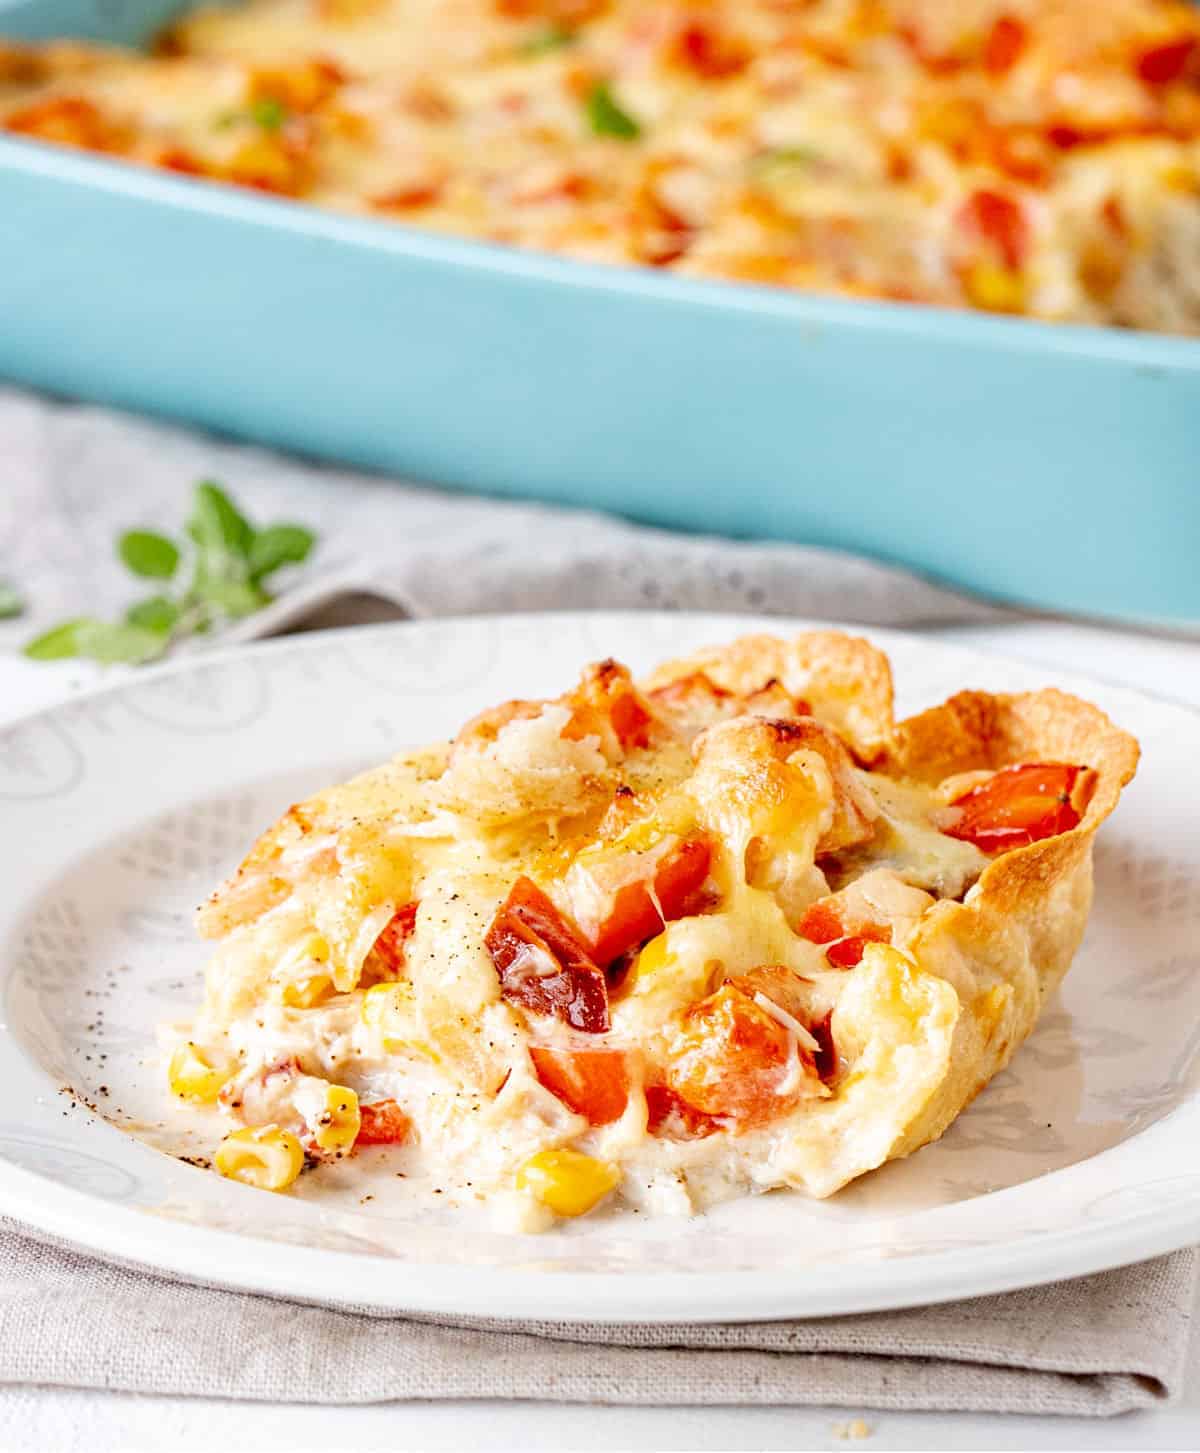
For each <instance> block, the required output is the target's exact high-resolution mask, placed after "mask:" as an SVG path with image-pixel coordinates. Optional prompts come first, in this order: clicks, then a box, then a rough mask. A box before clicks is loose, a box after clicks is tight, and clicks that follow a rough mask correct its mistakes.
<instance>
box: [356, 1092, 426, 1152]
mask: <svg viewBox="0 0 1200 1453" xmlns="http://www.w3.org/2000/svg"><path fill="white" fill-rule="evenodd" d="M358 1113H359V1114H360V1115H361V1117H362V1124H361V1125H360V1126H359V1130H358V1139H357V1140H355V1142H354V1143H355V1145H400V1144H402V1143H403V1142H404V1141H405V1140H407V1139H408V1134H409V1131H410V1130H411V1129H412V1121H411V1120H409V1118H408V1116H407V1115H406V1114H405V1113H404V1111H403V1110H401V1108H400V1106H399V1105H397V1104H396V1102H395V1100H375V1101H374V1102H373V1103H371V1104H369V1105H362V1104H360V1105H359V1107H358Z"/></svg>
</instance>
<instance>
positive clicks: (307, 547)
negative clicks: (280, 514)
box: [250, 525, 316, 581]
mask: <svg viewBox="0 0 1200 1453" xmlns="http://www.w3.org/2000/svg"><path fill="white" fill-rule="evenodd" d="M315 539H316V537H315V536H314V535H313V532H312V531H311V530H306V529H305V528H304V526H303V525H268V527H267V528H266V529H265V530H258V531H257V532H256V533H255V536H254V539H253V540H252V541H251V543H250V579H251V580H253V581H259V580H261V579H262V578H263V576H264V575H270V573H271V572H272V571H273V570H278V569H279V567H280V566H281V565H301V564H303V563H304V561H305V560H307V559H308V556H309V552H310V551H311V550H312V547H313V544H314V542H315Z"/></svg>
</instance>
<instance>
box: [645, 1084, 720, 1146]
mask: <svg viewBox="0 0 1200 1453" xmlns="http://www.w3.org/2000/svg"><path fill="white" fill-rule="evenodd" d="M720 1128H721V1122H720V1121H719V1120H717V1119H715V1118H714V1117H713V1116H712V1115H704V1114H702V1113H701V1112H700V1111H699V1110H695V1109H693V1108H692V1106H691V1105H689V1104H688V1102H687V1101H686V1100H681V1099H680V1097H679V1096H678V1095H677V1094H676V1093H675V1091H674V1090H670V1089H668V1088H667V1086H666V1085H647V1086H646V1129H647V1130H648V1131H649V1133H650V1134H651V1135H656V1136H658V1137H659V1139H662V1140H703V1139H705V1138H706V1137H707V1136H709V1135H715V1134H716V1132H717V1131H718V1130H720Z"/></svg>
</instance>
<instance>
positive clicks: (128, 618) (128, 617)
mask: <svg viewBox="0 0 1200 1453" xmlns="http://www.w3.org/2000/svg"><path fill="white" fill-rule="evenodd" d="M178 620H179V607H178V606H177V605H176V604H175V602H174V601H173V600H172V599H171V598H170V596H166V595H152V596H150V598H149V599H148V600H139V601H138V602H137V604H136V605H131V606H130V607H129V609H128V610H127V611H126V612H125V623H126V625H130V626H141V628H142V629H143V630H147V631H158V632H159V634H160V635H166V634H167V633H168V632H169V631H171V630H173V629H174V627H175V624H176V622H177V621H178Z"/></svg>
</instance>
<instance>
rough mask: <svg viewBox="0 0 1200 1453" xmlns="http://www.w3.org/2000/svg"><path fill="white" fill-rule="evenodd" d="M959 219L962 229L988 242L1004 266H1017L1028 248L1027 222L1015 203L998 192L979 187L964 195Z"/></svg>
mask: <svg viewBox="0 0 1200 1453" xmlns="http://www.w3.org/2000/svg"><path fill="white" fill-rule="evenodd" d="M959 221H960V222H961V223H962V224H963V226H964V227H966V229H967V230H968V231H969V232H971V233H973V234H975V235H976V236H977V237H981V238H983V239H985V240H986V241H988V242H990V243H992V244H993V245H994V246H995V247H996V248H997V249H998V251H999V253H1000V256H1001V257H1002V258H1003V259H1004V265H1005V266H1006V267H1010V268H1014V269H1016V268H1019V267H1020V266H1021V264H1022V263H1023V262H1024V260H1025V255H1026V252H1027V251H1028V247H1029V224H1028V222H1027V221H1026V220H1025V214H1024V212H1023V211H1022V210H1021V206H1020V204H1019V203H1018V202H1014V201H1013V199H1012V198H1011V197H1006V196H1004V195H1003V194H1002V193H1000V192H992V191H988V190H987V189H986V188H985V189H981V190H980V191H977V192H972V194H971V195H970V196H969V197H968V198H967V200H966V202H965V204H964V205H963V208H962V210H961V212H960V213H959Z"/></svg>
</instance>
